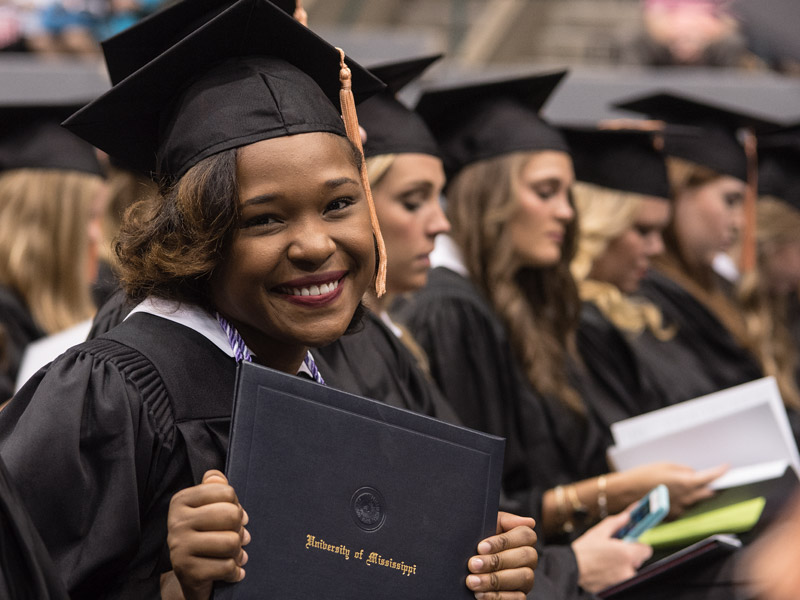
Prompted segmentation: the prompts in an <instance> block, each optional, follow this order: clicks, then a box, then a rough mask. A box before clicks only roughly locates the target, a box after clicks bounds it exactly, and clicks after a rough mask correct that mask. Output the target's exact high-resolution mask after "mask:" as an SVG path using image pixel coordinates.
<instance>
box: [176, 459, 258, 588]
mask: <svg viewBox="0 0 800 600" xmlns="http://www.w3.org/2000/svg"><path fill="white" fill-rule="evenodd" d="M245 525H247V513H246V512H245V511H244V509H243V508H242V506H241V505H240V504H239V500H238V498H237V497H236V492H235V491H234V490H233V488H232V487H231V486H230V485H229V484H228V480H227V479H226V478H225V476H224V475H223V474H222V473H221V472H219V471H216V470H213V471H207V472H206V474H205V475H204V476H203V482H202V483H201V484H200V485H196V486H194V487H190V488H186V489H184V490H181V491H180V492H178V493H177V494H175V495H174V496H173V497H172V500H171V502H170V506H169V516H168V517H167V544H168V545H169V556H170V560H171V561H172V569H173V571H174V573H175V576H176V577H177V579H178V582H179V583H180V586H181V590H182V591H183V595H184V597H185V598H186V600H207V599H208V598H210V597H211V592H212V589H213V585H214V581H217V580H221V581H229V582H236V581H241V580H242V579H243V578H244V575H245V572H244V569H243V568H242V567H243V566H244V565H245V564H246V563H247V552H245V550H244V548H243V547H244V546H245V545H247V544H248V543H249V542H250V534H249V533H248V531H247V529H245Z"/></svg>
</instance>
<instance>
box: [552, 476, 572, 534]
mask: <svg viewBox="0 0 800 600" xmlns="http://www.w3.org/2000/svg"><path fill="white" fill-rule="evenodd" d="M553 492H554V493H555V495H556V512H557V513H558V520H559V521H561V523H562V525H561V530H562V531H564V533H572V532H573V531H575V524H574V523H573V522H572V519H571V518H570V516H569V515H568V514H567V499H566V496H565V494H564V486H563V485H557V486H556V487H555V489H554V490H553Z"/></svg>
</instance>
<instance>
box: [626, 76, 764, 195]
mask: <svg viewBox="0 0 800 600" xmlns="http://www.w3.org/2000/svg"><path fill="white" fill-rule="evenodd" d="M615 107H617V108H622V109H625V110H630V111H634V112H638V113H643V114H646V115H648V116H650V117H652V118H654V119H660V120H663V121H665V122H666V123H667V126H666V127H665V129H664V153H665V154H666V155H667V156H675V157H678V158H683V159H685V160H689V161H692V162H695V163H697V164H700V165H703V166H706V167H708V168H710V169H712V170H714V171H716V172H718V173H721V174H725V175H731V176H733V177H736V178H738V179H741V180H742V181H746V180H747V157H746V155H745V151H744V147H743V146H742V144H741V143H739V140H738V138H737V131H738V130H739V129H740V128H742V127H752V128H754V129H755V130H769V129H774V128H775V127H777V125H776V124H775V123H772V122H770V121H766V120H764V119H760V118H757V117H754V116H751V115H748V114H745V113H743V112H740V111H734V110H729V109H727V108H724V107H721V106H716V105H712V104H708V103H706V102H700V101H697V100H694V99H691V98H689V97H686V96H677V95H675V94H672V93H668V92H664V93H655V94H651V95H648V96H645V97H640V98H637V99H634V100H627V101H624V102H617V103H615ZM675 125H684V126H685V125H689V126H691V127H690V128H687V127H674V126H675ZM694 128H696V129H694Z"/></svg>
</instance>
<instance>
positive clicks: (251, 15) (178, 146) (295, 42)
mask: <svg viewBox="0 0 800 600" xmlns="http://www.w3.org/2000/svg"><path fill="white" fill-rule="evenodd" d="M217 10H218V7H217V6H214V7H213V8H212V9H211V11H212V12H216V11H217ZM156 17H157V15H156ZM167 21H168V22H167V23H166V25H167V26H169V27H171V26H172V25H173V23H172V21H171V19H169V18H167ZM198 22H200V23H203V24H202V25H200V26H199V27H198V28H197V29H195V30H193V31H191V32H190V33H189V34H188V35H186V36H185V37H183V38H182V39H180V40H179V41H177V42H176V43H175V44H174V45H172V46H171V47H169V48H168V49H166V50H164V51H163V52H162V53H161V54H159V55H158V56H157V57H156V58H154V59H153V60H151V61H149V62H148V63H147V64H145V65H144V66H142V67H141V68H139V69H138V70H136V71H135V72H133V73H132V74H131V75H129V76H127V77H126V78H125V79H123V80H122V81H120V82H119V83H117V84H116V85H115V86H114V87H113V88H112V89H111V90H110V91H109V92H107V93H106V94H104V95H103V96H101V97H100V98H98V99H97V100H95V101H94V102H92V103H91V104H89V105H88V106H86V107H84V108H83V109H82V110H80V111H79V112H77V113H76V114H74V115H72V116H71V117H70V118H69V119H67V121H66V122H65V123H64V125H65V126H66V127H67V128H69V129H70V130H71V131H73V132H75V133H77V134H78V135H80V136H81V137H83V138H84V139H86V140H88V141H90V142H92V143H93V144H94V145H95V146H97V147H98V148H100V149H102V150H104V151H106V152H107V153H108V154H109V155H110V156H112V157H114V158H116V159H117V160H119V161H120V162H122V163H123V164H127V165H129V166H130V167H132V168H135V169H137V170H139V171H143V172H149V171H155V172H156V174H157V175H158V176H159V177H161V178H166V179H167V180H172V181H174V180H176V179H178V178H180V177H181V176H182V175H183V174H185V173H186V171H187V170H188V169H189V168H191V167H192V166H194V165H195V164H197V163H198V162H199V161H201V160H202V159H204V158H207V157H209V156H211V155H213V154H216V153H218V152H222V151H223V150H228V149H231V148H236V147H240V146H244V145H247V144H251V143H255V142H257V141H261V140H265V139H270V138H276V137H283V136H288V135H295V134H300V133H309V132H330V133H335V134H338V135H342V136H345V135H346V133H345V127H344V124H343V122H342V119H341V116H340V109H339V89H340V85H341V84H340V81H339V61H340V57H339V52H338V51H337V50H336V49H335V48H334V47H333V46H331V45H330V44H328V43H327V42H326V41H324V40H323V39H322V38H320V37H319V36H317V35H316V34H314V33H313V32H312V31H310V30H309V29H308V28H307V27H305V26H303V25H301V24H300V23H298V22H297V21H296V20H295V19H294V18H292V17H291V16H290V15H288V14H287V13H286V12H285V11H284V10H282V9H280V8H278V7H276V6H275V5H274V4H272V3H270V2H268V1H267V0H238V1H237V2H235V3H233V4H231V5H230V6H228V7H226V8H225V9H224V10H223V11H222V12H219V14H216V15H215V16H213V17H212V18H210V19H208V20H207V21H205V22H204V20H203V18H202V17H201V16H198ZM158 24H159V21H157V20H156V19H155V18H153V19H150V20H148V21H147V24H146V25H145V26H144V27H143V29H142V30H141V31H144V32H145V35H146V36H151V35H153V32H154V31H157V30H158V26H159V25H158ZM139 31H140V30H139V29H138V26H136V25H134V26H133V27H132V28H131V29H129V30H128V31H127V32H125V33H126V35H127V36H128V37H127V39H128V42H127V43H128V44H129V45H135V42H136V39H137V36H138V32H139ZM106 52H107V53H108V52H111V53H113V51H110V50H109V49H107V50H106ZM347 64H348V66H349V68H350V70H351V72H352V89H353V93H354V95H355V97H356V99H363V98H364V97H366V96H368V95H371V94H373V93H375V92H378V91H380V90H382V89H383V85H382V84H381V83H380V81H378V80H377V79H376V78H375V77H373V76H372V75H370V73H369V72H368V71H366V70H365V69H363V68H362V67H360V66H359V65H357V64H356V63H354V62H353V61H350V60H347Z"/></svg>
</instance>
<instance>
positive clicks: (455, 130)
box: [416, 71, 569, 177]
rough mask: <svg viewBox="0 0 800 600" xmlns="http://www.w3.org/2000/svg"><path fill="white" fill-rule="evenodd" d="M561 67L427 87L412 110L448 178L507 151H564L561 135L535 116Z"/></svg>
mask: <svg viewBox="0 0 800 600" xmlns="http://www.w3.org/2000/svg"><path fill="white" fill-rule="evenodd" d="M564 75H566V71H559V72H556V73H548V74H544V75H533V76H528V77H520V78H515V79H507V80H503V81H492V82H488V83H477V84H469V85H465V86H458V87H447V88H438V89H429V90H427V91H425V92H424V93H423V94H422V96H421V98H420V100H419V103H418V104H417V108H416V110H417V112H418V113H419V114H420V115H422V117H423V118H424V119H425V122H426V123H427V124H428V127H430V129H431V131H432V132H433V134H434V136H435V137H436V139H437V141H438V142H439V147H440V148H441V151H442V154H443V157H444V162H445V169H446V170H447V174H448V177H452V175H454V174H455V173H457V172H458V171H460V170H461V169H462V168H463V167H465V166H467V165H469V164H471V163H473V162H476V161H479V160H484V159H487V158H493V157H495V156H500V155H502V154H507V153H510V152H525V151H539V150H559V151H563V152H569V148H568V146H567V143H566V141H565V140H564V137H563V135H562V134H561V133H560V132H559V131H558V129H556V128H555V127H553V126H552V125H549V124H548V123H546V122H545V121H544V120H542V118H541V117H539V115H538V111H539V109H541V107H542V106H543V105H544V103H545V102H546V101H547V99H548V97H549V96H550V94H551V93H552V92H553V90H554V89H555V88H556V86H557V85H558V83H559V82H560V81H561V79H562V78H563V77H564Z"/></svg>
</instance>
